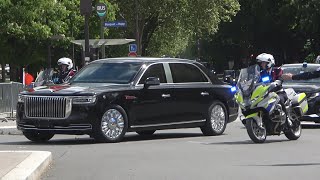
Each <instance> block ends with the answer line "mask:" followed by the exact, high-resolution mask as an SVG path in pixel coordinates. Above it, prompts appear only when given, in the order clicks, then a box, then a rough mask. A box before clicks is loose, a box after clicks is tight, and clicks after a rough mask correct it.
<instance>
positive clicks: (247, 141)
mask: <svg viewBox="0 0 320 180" xmlns="http://www.w3.org/2000/svg"><path fill="white" fill-rule="evenodd" d="M285 141H289V140H287V139H283V140H282V139H277V140H266V141H265V142H264V143H262V144H270V143H279V142H285ZM202 144H205V145H219V144H220V145H243V144H257V143H254V142H252V141H251V140H244V141H229V142H214V143H202Z"/></svg>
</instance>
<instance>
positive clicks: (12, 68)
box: [10, 64, 19, 82]
mask: <svg viewBox="0 0 320 180" xmlns="http://www.w3.org/2000/svg"><path fill="white" fill-rule="evenodd" d="M18 80H19V72H18V71H17V66H16V65H15V64H10V81H14V82H18Z"/></svg>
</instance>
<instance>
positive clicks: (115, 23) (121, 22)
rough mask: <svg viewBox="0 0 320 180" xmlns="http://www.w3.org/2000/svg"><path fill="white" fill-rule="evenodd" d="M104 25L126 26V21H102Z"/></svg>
mask: <svg viewBox="0 0 320 180" xmlns="http://www.w3.org/2000/svg"><path fill="white" fill-rule="evenodd" d="M104 27H127V21H110V22H104Z"/></svg>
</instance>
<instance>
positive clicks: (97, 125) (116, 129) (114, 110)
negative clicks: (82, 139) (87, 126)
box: [92, 105, 128, 143]
mask: <svg viewBox="0 0 320 180" xmlns="http://www.w3.org/2000/svg"><path fill="white" fill-rule="evenodd" d="M127 130H128V116H127V113H126V112H125V110H124V109H123V108H122V107H121V106H118V105H112V106H109V107H108V108H106V110H105V112H104V113H103V114H102V116H101V117H100V118H99V119H97V120H96V121H95V122H94V123H93V133H92V137H93V138H94V139H95V141H96V142H102V143H105V142H108V143H116V142H120V141H121V140H122V139H123V137H124V135H125V133H126V132H127Z"/></svg>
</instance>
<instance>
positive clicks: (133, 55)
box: [128, 52, 137, 57]
mask: <svg viewBox="0 0 320 180" xmlns="http://www.w3.org/2000/svg"><path fill="white" fill-rule="evenodd" d="M128 56H129V57H137V53H136V52H129V54H128Z"/></svg>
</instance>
